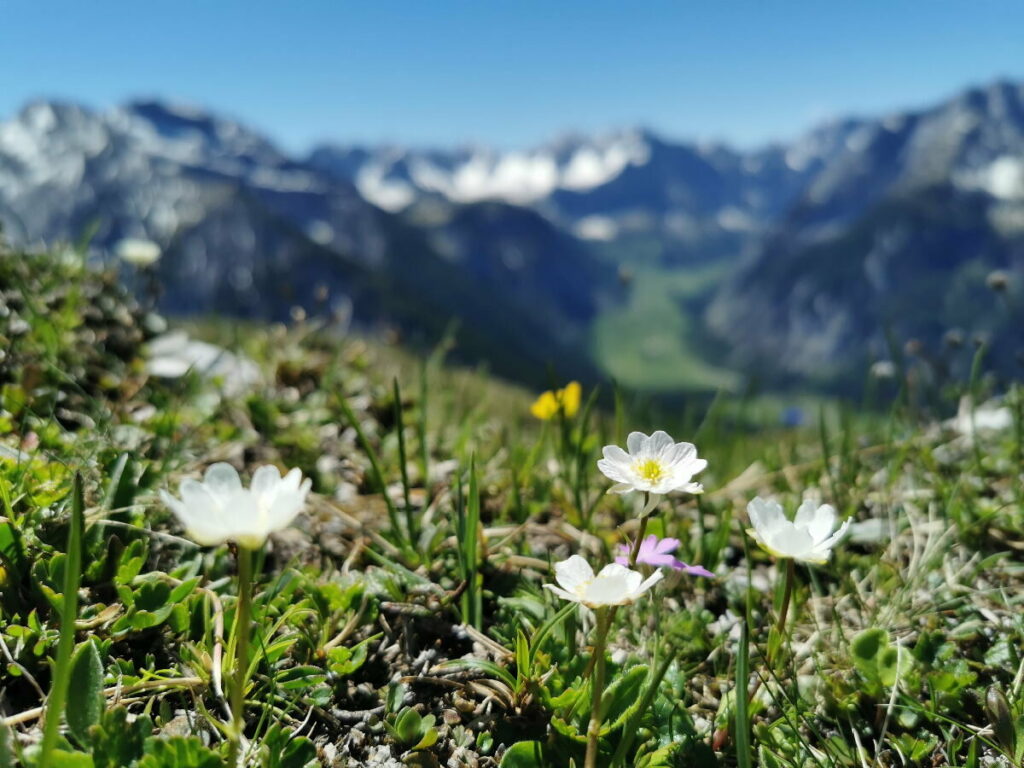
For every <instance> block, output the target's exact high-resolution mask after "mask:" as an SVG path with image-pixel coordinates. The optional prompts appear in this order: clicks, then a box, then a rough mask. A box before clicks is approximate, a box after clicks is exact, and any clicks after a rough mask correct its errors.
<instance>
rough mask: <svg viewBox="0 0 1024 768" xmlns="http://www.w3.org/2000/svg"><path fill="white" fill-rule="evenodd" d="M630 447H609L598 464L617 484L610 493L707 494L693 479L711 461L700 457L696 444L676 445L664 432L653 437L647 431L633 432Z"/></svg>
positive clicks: (627, 439) (630, 434)
mask: <svg viewBox="0 0 1024 768" xmlns="http://www.w3.org/2000/svg"><path fill="white" fill-rule="evenodd" d="M626 448H628V449H629V452H628V453H627V452H626V451H624V450H622V449H621V448H619V446H617V445H606V446H605V447H604V451H603V453H604V458H603V459H599V460H598V462H597V468H598V469H600V470H601V472H602V473H604V475H605V476H606V477H607V478H609V479H610V480H614V481H615V483H616V484H615V485H613V486H612V487H611V488H609V489H608V492H609V493H628V492H629V491H644V492H646V493H650V494H654V495H661V494H665V493H671V492H672V491H685V492H686V493H703V492H704V486H702V485H701V484H700V483H694V482H692V480H693V476H694V475H696V474H697V473H698V472H700V471H701V470H702V469H704V467H706V466H707V465H708V462H707V460H705V459H698V458H697V448H696V447H695V446H694V445H693V443H677V442H674V441H673V440H672V438H671V437H669V435H668V434H666V433H665V432H662V431H660V430H659V431H657V432H655V433H654V434H653V435H651V436H650V437H648V436H647V435H645V434H644V433H643V432H630V433H629V437H627V438H626Z"/></svg>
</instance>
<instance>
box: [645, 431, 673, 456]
mask: <svg viewBox="0 0 1024 768" xmlns="http://www.w3.org/2000/svg"><path fill="white" fill-rule="evenodd" d="M675 444H676V442H675V440H673V439H672V437H671V436H670V435H669V434H668V432H665V431H663V430H661V429H659V430H658V431H657V432H655V433H654V434H653V435H651V437H650V440H649V441H648V443H647V451H648V453H650V455H651V456H662V455H664V454H665V453H666V452H667V451H670V450H672V449H673V448H674V447H675Z"/></svg>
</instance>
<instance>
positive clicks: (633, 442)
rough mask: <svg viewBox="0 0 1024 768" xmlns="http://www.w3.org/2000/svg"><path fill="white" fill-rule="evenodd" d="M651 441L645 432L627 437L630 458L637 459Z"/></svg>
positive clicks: (634, 433)
mask: <svg viewBox="0 0 1024 768" xmlns="http://www.w3.org/2000/svg"><path fill="white" fill-rule="evenodd" d="M649 440H650V438H649V437H647V435H645V434H644V433H643V432H630V433H629V435H627V436H626V450H627V451H629V455H630V456H632V457H633V458H636V457H637V456H639V455H640V454H641V453H642V452H643V450H644V447H645V446H646V445H647V443H648V441H649Z"/></svg>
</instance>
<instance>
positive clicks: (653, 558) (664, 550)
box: [615, 534, 715, 578]
mask: <svg viewBox="0 0 1024 768" xmlns="http://www.w3.org/2000/svg"><path fill="white" fill-rule="evenodd" d="M678 547H679V539H659V538H658V537H657V536H655V535H654V534H651V535H650V536H648V537H647V538H646V539H644V540H643V541H642V542H641V543H640V552H639V553H637V556H636V562H637V564H643V565H653V566H655V567H664V568H671V569H673V570H676V571H684V572H685V573H688V574H690V575H691V576H707V577H708V578H714V577H715V574H713V573H712V572H711V571H709V570H708V569H707V568H701V567H700V566H699V565H687V564H686V563H684V562H682V561H681V560H676V558H675V557H673V556H672V554H671V553H672V552H675V551H676V549H678ZM631 550H632V547H631V546H630V545H629V544H620V545H619V551H620V552H622V555H620V556H619V557H616V558H615V562H616V563H618V564H619V565H625V566H628V565H629V553H630V551H631Z"/></svg>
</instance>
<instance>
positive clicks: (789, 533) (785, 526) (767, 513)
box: [747, 496, 850, 564]
mask: <svg viewBox="0 0 1024 768" xmlns="http://www.w3.org/2000/svg"><path fill="white" fill-rule="evenodd" d="M747 514H748V515H749V516H750V522H751V524H752V525H753V526H754V527H753V528H748V529H747V533H749V534H750V535H751V536H752V537H753V538H754V540H755V541H756V542H757V543H758V544H759V545H760V546H761V548H762V549H764V550H765V551H766V552H768V553H770V554H772V555H775V557H780V558H786V557H791V558H793V559H794V560H800V561H802V562H805V563H818V564H821V563H826V562H828V559H829V557H830V556H831V554H832V547H834V546H835V545H836V543H837V542H838V541H839V540H840V539H841V538H843V536H844V535H846V529H847V528H849V527H850V520H849V519H847V520H846V522H844V523H843V524H842V525H841V526H840V527H839V530H838V531H836V532H835V533H833V532H832V529H833V528H835V526H836V511H835V509H834V508H833V507H832V506H830V505H829V504H822V505H821V506H820V507H819V506H816V505H815V503H814V502H813V501H804V502H803V503H802V504H801V505H800V507H799V508H798V509H797V511H796V517H795V518H794V519H793V520H788V519H787V518H786V514H785V512H783V510H782V505H781V504H779V503H778V502H777V501H771V500H768V501H766V500H765V499H762V498H761V497H760V496H758V497H757V498H755V499H754V500H753V501H751V502H750V503H749V504H747Z"/></svg>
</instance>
